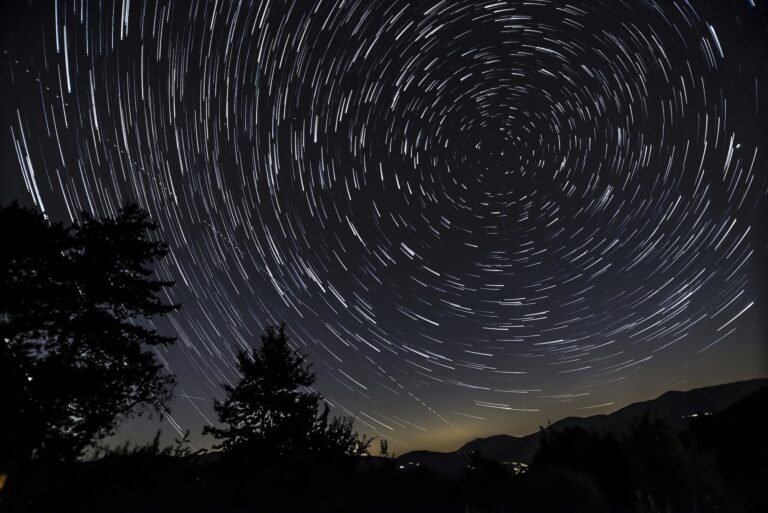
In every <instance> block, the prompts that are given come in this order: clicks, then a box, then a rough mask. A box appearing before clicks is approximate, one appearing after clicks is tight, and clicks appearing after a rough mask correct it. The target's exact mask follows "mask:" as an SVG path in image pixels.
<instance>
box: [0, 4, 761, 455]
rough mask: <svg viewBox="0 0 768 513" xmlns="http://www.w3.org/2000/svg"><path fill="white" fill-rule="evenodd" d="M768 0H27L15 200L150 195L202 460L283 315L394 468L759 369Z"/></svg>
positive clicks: (11, 68) (339, 404)
mask: <svg viewBox="0 0 768 513" xmlns="http://www.w3.org/2000/svg"><path fill="white" fill-rule="evenodd" d="M766 3H767V2H765V1H764V0H760V1H758V0H754V2H753V1H750V0H723V1H694V0H690V1H661V0H659V1H651V0H627V1H614V0H611V1H608V0H605V1H600V0H588V1H587V0H585V1H574V2H564V1H554V0H552V1H550V0H529V1H525V2H522V1H513V0H508V1H491V0H488V1H476V0H471V1H448V0H443V1H439V2H402V1H393V0H385V1H375V0H347V1H342V0H325V1H322V2H320V1H318V2H309V1H297V2H294V3H290V2H281V1H277V0H272V1H271V2H270V1H262V2H258V1H254V2H243V3H235V2H229V1H218V2H215V1H209V0H190V1H179V2H174V3H170V2H141V1H137V0H134V1H131V2H129V1H127V0H125V1H119V0H115V1H114V2H112V1H103V2H100V1H93V0H90V1H86V0H78V1H73V2H68V1H61V0H59V1H53V0H51V1H41V2H33V3H31V4H28V3H26V2H6V3H5V4H4V5H3V13H2V16H0V17H2V18H3V20H4V21H3V22H2V30H3V34H2V45H1V46H0V49H1V50H2V55H0V70H2V80H0V87H2V89H1V90H0V93H2V98H3V102H2V103H3V106H2V108H3V111H2V118H0V121H1V123H0V132H2V137H0V145H1V146H0V147H1V148H2V150H0V151H1V153H0V156H1V158H2V189H1V194H2V198H1V199H2V201H3V202H4V203H7V202H9V201H11V200H13V199H18V200H20V201H21V202H22V203H24V204H26V205H30V206H36V208H38V209H39V210H41V211H42V212H44V213H45V214H46V215H47V216H49V218H50V219H52V220H65V221H69V220H71V219H76V218H77V215H78V213H79V212H80V211H83V210H86V211H92V212H96V213H98V214H100V215H105V214H111V213H114V212H115V211H116V209H117V208H118V207H119V205H120V204H122V203H123V202H125V201H129V200H133V201H138V202H139V203H140V204H141V205H142V206H143V207H145V208H146V209H148V210H149V212H150V213H151V215H152V217H153V218H154V219H155V220H156V221H157V222H158V223H159V224H160V227H161V230H160V236H161V237H162V238H163V239H164V240H166V241H168V242H169V243H170V246H171V249H172V254H171V256H170V257H169V258H168V259H167V260H166V261H165V262H164V263H163V265H162V266H161V267H160V274H161V275H162V276H164V277H171V278H173V279H175V280H176V281H177V285H176V287H175V288H174V290H173V292H172V298H171V299H172V300H173V301H178V302H181V303H182V304H183V309H182V310H181V311H180V312H179V313H177V314H175V315H173V316H172V317H170V318H168V319H164V320H160V321H159V322H157V323H156V324H157V326H158V328H159V329H160V330H162V331H163V332H165V333H168V334H174V335H176V336H178V341H177V343H176V344H175V345H174V346H173V347H170V348H168V349H163V350H161V351H160V352H159V353H158V354H159V356H160V357H161V358H162V359H163V360H164V361H165V362H166V364H167V367H168V368H169V369H170V370H171V371H172V372H174V373H175V374H176V375H177V376H178V378H179V382H180V385H179V388H178V396H177V398H176V400H175V402H174V404H173V409H172V413H171V417H170V418H169V420H168V421H169V422H170V423H171V424H172V426H174V428H175V429H182V430H183V429H186V428H190V429H191V430H192V439H193V440H194V441H195V443H196V444H199V445H201V446H207V444H209V443H210V441H207V440H205V439H204V438H202V436H201V435H200V431H201V429H202V426H203V425H204V424H206V423H207V422H209V421H214V420H215V416H214V415H213V413H212V410H211V402H212V400H213V398H221V397H222V394H221V388H220V384H221V383H222V382H232V381H233V380H235V379H236V378H237V376H236V371H235V368H234V364H235V359H234V354H235V352H236V351H237V350H238V349H240V348H243V347H246V346H247V345H249V344H253V343H255V342H256V341H257V340H258V336H259V334H260V331H261V328H262V327H263V326H264V325H266V324H270V323H276V322H279V321H281V320H285V321H287V322H288V325H289V328H290V334H291V337H292V342H293V344H294V345H295V346H296V347H297V348H298V349H299V350H301V351H302V352H303V353H305V354H307V355H308V357H309V359H310V360H312V361H313V362H314V370H315V371H316V372H317V374H318V382H317V389H318V390H319V391H320V392H322V393H323V394H324V395H325V396H326V397H327V399H328V401H329V402H330V403H331V404H332V406H333V409H334V412H335V413H337V414H345V415H355V416H356V417H357V420H358V421H357V424H356V425H357V427H358V428H359V429H361V430H363V431H365V432H367V433H369V434H372V435H376V436H379V437H383V438H387V439H389V440H390V444H391V448H392V449H393V450H395V451H396V452H398V453H403V452H406V451H407V450H410V449H417V448H429V449H454V448H456V447H458V446H459V445H460V444H461V443H463V442H464V441H466V440H468V439H471V438H473V437H476V436H482V435H490V434H497V433H509V434H516V435H522V434H527V433H530V432H532V431H535V430H536V429H537V427H538V426H539V425H540V424H542V423H545V422H546V421H547V419H551V420H553V421H554V420H557V419H559V418H562V417H565V416H569V415H577V416H587V415H593V414H600V413H608V412H611V411H613V410H615V409H617V408H619V407H620V406H623V405H625V404H627V403H629V402H633V401H636V400H642V399H649V398H652V397H655V396H657V395H659V394H661V393H663V392H664V391H666V390H669V389H689V388H694V387H697V386H702V385H707V384H714V383H721V382H726V381H734V380H740V379H746V378H750V377H756V376H765V375H766V374H768V350H767V348H766V331H767V330H766V328H767V326H768V322H767V321H766V320H765V316H764V311H765V310H766V274H765V268H766V250H767V249H768V247H767V244H768V236H767V235H768V233H767V232H766V203H767V202H768V198H766V195H768V182H767V180H768V87H766V84H767V83H768V32H767V31H766V28H767V27H768V16H767V15H766V12H767V9H766ZM755 4H756V5H755ZM156 428H157V425H156V424H148V423H138V422H134V423H131V424H129V425H127V426H126V427H125V428H124V429H123V431H122V433H121V436H128V437H130V438H132V439H136V440H140V439H142V437H146V436H147V435H148V433H150V432H152V431H153V430H154V429H156ZM165 429H166V431H167V432H169V433H170V434H175V432H174V430H173V429H169V428H168V426H167V425H166V426H165Z"/></svg>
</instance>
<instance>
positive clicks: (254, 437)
mask: <svg viewBox="0 0 768 513" xmlns="http://www.w3.org/2000/svg"><path fill="white" fill-rule="evenodd" d="M261 342H262V343H261V347H260V348H258V349H257V348H252V349H251V350H250V351H240V353H239V354H238V356H237V363H238V369H239V371H240V373H241V374H242V378H241V379H240V381H239V382H238V383H237V384H236V385H235V386H231V385H224V389H225V391H226V393H227V397H226V399H225V400H224V402H220V401H215V402H214V406H213V408H214V410H215V411H216V413H217V414H218V415H219V420H220V421H221V422H222V423H223V424H225V426H224V427H221V428H219V427H210V426H206V427H205V428H204V429H203V433H210V434H212V435H213V436H214V437H215V438H217V439H218V440H220V441H221V443H220V444H219V445H218V446H217V448H220V449H223V450H224V451H226V452H230V453H239V454H241V455H242V454H249V455H252V454H258V455H259V456H261V457H266V458H275V457H284V456H289V455H297V454H299V455H302V454H306V455H310V454H328V455H362V454H365V453H367V449H368V445H369V444H370V442H371V441H370V440H367V439H366V438H365V437H362V438H361V437H360V436H359V435H358V434H357V433H356V432H354V431H353V429H352V424H353V419H351V418H334V419H333V420H330V421H329V419H328V413H329V409H328V405H327V404H324V405H323V408H322V411H321V409H320V403H321V401H322V397H321V396H320V394H318V393H317V392H314V391H311V390H309V388H308V387H311V386H312V384H313V383H314V382H315V374H314V373H312V372H311V370H310V365H309V364H307V363H306V361H305V359H304V357H303V356H302V355H301V354H299V353H297V352H296V351H294V350H293V349H292V348H291V347H290V346H289V345H288V337H287V335H286V333H285V324H283V325H281V326H280V327H279V328H274V327H268V328H266V329H265V330H264V333H263V335H262V337H261Z"/></svg>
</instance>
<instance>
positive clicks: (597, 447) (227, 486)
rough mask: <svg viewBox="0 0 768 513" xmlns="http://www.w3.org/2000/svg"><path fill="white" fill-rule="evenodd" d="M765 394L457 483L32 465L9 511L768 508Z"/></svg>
mask: <svg viewBox="0 0 768 513" xmlns="http://www.w3.org/2000/svg"><path fill="white" fill-rule="evenodd" d="M767 400H768V390H766V389H763V390H761V391H760V392H758V393H755V394H753V395H751V396H748V397H746V398H744V399H743V400H741V401H740V402H738V403H736V404H734V405H733V406H731V407H730V408H728V409H727V410H724V411H722V412H719V413H716V414H714V415H710V416H706V417H699V418H697V419H695V420H694V421H693V422H692V423H691V424H690V426H689V427H688V428H687V429H685V430H684V431H682V432H679V433H677V432H674V431H671V430H669V429H667V428H666V427H665V424H664V422H663V421H661V420H657V419H653V418H651V417H649V416H648V417H643V418H639V419H637V420H636V421H635V422H634V425H633V426H632V427H631V429H630V430H629V432H628V434H627V435H626V436H624V437H621V438H615V437H613V436H611V435H607V434H600V433H595V432H591V431H586V430H583V429H580V428H572V429H566V430H563V431H557V432H550V431H548V430H547V429H544V430H543V433H542V446H541V448H540V450H539V451H538V453H537V454H536V456H535V458H534V460H533V462H532V463H531V465H530V467H529V470H528V472H526V473H524V474H519V475H514V474H513V473H512V472H510V471H509V470H508V467H507V466H505V465H502V464H501V463H499V462H496V461H491V460H483V458H482V456H481V455H478V454H475V455H471V456H468V458H467V467H466V469H465V473H464V475H463V476H462V477H461V478H448V477H444V476H442V475H440V474H438V473H436V472H435V471H433V470H430V469H428V468H426V467H424V466H419V467H415V466H411V467H406V468H400V465H399V464H398V462H397V460H395V459H393V458H382V457H378V456H375V457H374V456H370V457H355V456H342V457H333V456H327V457H322V456H317V455H315V456H312V455H309V456H302V455H300V454H294V455H292V456H286V457H283V458H279V459H272V458H270V457H268V456H266V455H263V454H259V453H248V454H246V453H233V454H227V453H209V454H198V455H192V454H188V453H186V452H187V451H185V450H184V447H183V441H179V442H180V444H179V445H178V446H177V447H173V448H166V449H162V448H160V447H159V446H158V445H157V443H154V444H149V445H147V446H144V447H133V448H121V449H114V450H112V451H111V452H110V453H109V454H102V455H101V457H100V458H99V459H96V460H94V461H80V462H70V463H64V462H60V463H56V464H48V465H45V464H42V463H38V464H36V465H33V466H32V467H30V468H29V474H27V476H26V479H25V480H24V483H23V484H21V485H20V486H19V488H18V489H16V490H15V491H14V497H13V502H12V503H7V502H6V503H5V506H4V508H5V509H6V510H14V511H59V512H66V511H84V512H85V511H88V512H90V511H93V512H97V511H125V512H155V511H156V512H168V511H190V512H195V511H199V512H246V511H285V512H329V513H330V512H382V513H383V512H389V511H398V512H414V513H415V512H457V513H459V512H462V513H463V512H466V511H473V512H530V513H534V512H539V513H549V512H552V513H554V512H571V513H575V512H595V513H597V512H628V513H629V512H648V513H651V512H659V513H661V512H702V513H705V512H733V513H736V512H764V511H768V501H767V500H766V497H768V492H766V490H765V485H766V483H768V470H767V468H766V462H767V461H768V454H766V444H765V443H764V442H763V441H762V437H763V436H764V431H765V427H766V414H765V405H766V404H768V401H767Z"/></svg>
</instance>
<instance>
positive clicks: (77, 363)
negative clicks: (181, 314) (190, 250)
mask: <svg viewBox="0 0 768 513" xmlns="http://www.w3.org/2000/svg"><path fill="white" fill-rule="evenodd" d="M0 229H2V233H3V237H4V241H3V243H4V246H5V248H4V250H3V251H2V253H1V254H0V255H1V256H0V273H2V274H0V289H2V291H3V293H2V295H0V339H2V343H0V417H2V419H3V422H2V423H0V455H2V456H0V459H2V460H5V461H6V463H7V461H8V460H10V461H18V460H26V459H29V458H50V459H72V458H75V457H77V456H78V455H80V454H81V453H82V451H83V450H84V449H85V448H86V447H88V446H89V445H90V444H92V443H93V442H94V441H96V440H98V439H101V438H104V437H106V436H108V435H110V434H112V433H113V432H114V430H115V428H116V426H117V425H118V424H119V422H120V421H121V420H123V419H126V418H128V417H130V416H132V415H134V414H137V413H138V414H141V413H142V412H144V411H158V412H160V411H162V408H163V407H164V405H166V403H167V402H168V400H169V399H170V397H171V394H172V391H173V385H174V378H173V377H172V376H171V375H169V374H167V373H164V372H163V368H162V365H161V364H160V363H158V361H157V359H156V356H155V353H154V352H153V351H151V350H147V349H150V348H152V347H153V346H164V345H167V344H170V343H172V342H173V340H174V339H173V338H171V337H166V336H163V335H160V334H159V333H158V332H157V331H156V330H155V329H154V328H153V327H152V325H151V323H150V321H151V319H152V318H153V317H155V316H157V315H163V314H167V313H170V312H172V311H173V310H175V309H176V308H178V306H177V305H173V304H170V303H169V302H167V301H166V300H164V298H163V296H164V293H165V292H166V291H167V289H168V288H169V287H171V286H172V285H173V281H170V280H161V279H157V278H156V277H155V271H154V269H153V265H154V264H156V263H157V262H158V261H160V260H161V259H162V258H163V257H165V256H166V255H167V253H168V247H167V245H166V244H165V243H163V242H160V241H156V240H154V239H153V238H152V235H151V234H152V232H153V230H155V229H156V225H155V224H154V223H153V222H152V221H150V219H149V217H148V214H147V213H146V212H145V211H143V210H142V209H141V208H139V207H138V206H136V205H127V206H125V207H123V208H122V209H121V210H120V211H119V212H118V214H117V215H116V216H115V217H114V218H102V219H97V218H95V217H93V216H91V215H89V214H87V213H84V214H82V219H81V221H79V222H75V223H73V224H72V225H71V226H68V227H65V226H63V225H62V224H60V223H52V222H48V221H47V220H45V219H44V218H43V217H42V216H41V215H40V214H39V213H38V212H36V211H34V210H30V209H27V208H23V207H21V206H19V205H18V204H12V205H10V206H5V207H0ZM0 463H2V461H0Z"/></svg>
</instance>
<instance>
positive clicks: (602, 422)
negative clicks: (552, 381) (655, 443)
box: [397, 378, 768, 475]
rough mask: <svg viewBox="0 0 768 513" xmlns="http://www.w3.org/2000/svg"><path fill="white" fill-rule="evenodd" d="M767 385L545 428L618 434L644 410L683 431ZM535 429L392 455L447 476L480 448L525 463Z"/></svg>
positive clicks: (718, 388)
mask: <svg viewBox="0 0 768 513" xmlns="http://www.w3.org/2000/svg"><path fill="white" fill-rule="evenodd" d="M765 386H768V379H765V378H755V379H750V380H744V381H735V382H730V383H723V384H719V385H709V386H705V387H700V388H694V389H691V390H687V391H681V390H669V391H667V392H664V393H663V394H661V395H659V396H658V397H656V398H655V399H649V400H645V401H639V402H635V403H631V404H628V405H626V406H624V407H622V408H619V409H618V410H616V411H614V412H612V413H608V414H599V415H592V416H589V417H576V416H570V417H565V418H563V419H560V420H558V421H556V422H554V423H551V424H550V426H551V427H552V429H564V428H567V427H581V428H584V429H591V430H596V431H606V432H609V433H611V434H614V435H620V434H621V433H623V432H624V431H625V430H626V428H627V427H628V426H629V423H630V421H631V420H632V419H633V418H635V417H639V416H640V415H643V414H644V413H645V412H646V411H648V412H651V413H653V414H654V415H656V416H658V417H660V418H663V419H665V420H666V421H667V422H668V424H669V425H670V427H672V428H673V429H675V430H680V429H683V428H684V427H685V426H686V425H687V424H688V422H690V418H691V416H692V415H695V414H700V413H713V412H715V411H720V410H723V409H725V408H727V407H728V406H730V405H731V404H733V403H735V402H736V401H738V400H739V399H741V398H742V397H745V396H747V395H749V394H751V393H754V392H756V391H757V390H759V389H760V388H763V387H765ZM539 437H540V434H539V432H534V433H530V434H527V435H524V436H515V435H509V434H503V433H501V434H498V435H491V436H488V437H480V438H475V439H474V440H471V441H469V442H467V443H465V444H464V445H462V446H461V447H459V448H458V449H456V450H454V451H449V452H440V451H428V450H418V451H410V452H408V453H405V454H403V455H401V456H399V457H398V458H397V461H398V463H399V464H400V465H403V466H407V465H424V466H427V467H431V468H433V469H434V470H437V471H438V472H441V473H443V474H447V475H458V474H460V473H461V472H462V471H463V468H464V466H465V465H466V464H467V457H468V456H469V455H470V454H471V453H472V452H475V451H479V452H480V454H482V456H483V457H484V458H487V459H491V460H496V461H500V462H520V463H529V462H530V461H531V459H532V458H533V455H534V454H535V453H536V450H537V449H538V447H539Z"/></svg>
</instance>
